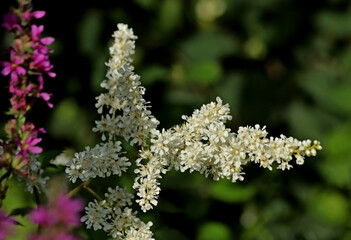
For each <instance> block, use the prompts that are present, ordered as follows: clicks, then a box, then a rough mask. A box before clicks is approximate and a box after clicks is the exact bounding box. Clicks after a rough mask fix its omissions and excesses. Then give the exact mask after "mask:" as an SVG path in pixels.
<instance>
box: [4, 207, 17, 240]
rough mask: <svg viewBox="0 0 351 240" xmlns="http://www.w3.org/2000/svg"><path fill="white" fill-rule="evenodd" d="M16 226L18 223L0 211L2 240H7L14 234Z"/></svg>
mask: <svg viewBox="0 0 351 240" xmlns="http://www.w3.org/2000/svg"><path fill="white" fill-rule="evenodd" d="M14 225H16V221H15V220H13V219H12V218H9V217H6V215H5V213H4V212H3V211H2V210H0V240H5V239H6V237H7V236H9V235H12V234H13V233H14V232H13V227H14Z"/></svg>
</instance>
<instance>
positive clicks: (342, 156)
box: [318, 122, 351, 187]
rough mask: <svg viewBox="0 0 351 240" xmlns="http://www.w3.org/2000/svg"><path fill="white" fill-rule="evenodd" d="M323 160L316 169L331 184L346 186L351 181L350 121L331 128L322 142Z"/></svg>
mask: <svg viewBox="0 0 351 240" xmlns="http://www.w3.org/2000/svg"><path fill="white" fill-rule="evenodd" d="M323 145H324V148H323V151H324V154H325V155H326V157H325V160H324V161H323V162H321V163H320V164H318V170H319V172H320V173H321V174H322V175H323V177H324V178H325V179H326V180H327V181H328V182H329V183H331V184H333V185H336V186H338V187H347V186H349V185H350V182H351V152H350V149H351V123H350V122H348V123H347V124H345V125H343V126H341V127H339V128H335V129H333V130H332V131H331V132H330V133H329V134H328V135H327V136H326V138H325V143H323Z"/></svg>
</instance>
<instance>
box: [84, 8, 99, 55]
mask: <svg viewBox="0 0 351 240" xmlns="http://www.w3.org/2000/svg"><path fill="white" fill-rule="evenodd" d="M103 24H104V23H103V18H102V14H101V13H100V12H99V11H97V10H96V9H90V10H88V11H86V12H85V14H84V16H83V18H82V20H81V22H80V23H79V27H78V36H77V37H78V43H79V44H78V50H79V51H80V52H81V53H83V54H86V55H88V56H92V54H93V53H94V52H95V51H97V47H98V43H99V38H100V37H101V34H102V30H103Z"/></svg>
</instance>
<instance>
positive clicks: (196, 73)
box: [187, 61, 222, 86]
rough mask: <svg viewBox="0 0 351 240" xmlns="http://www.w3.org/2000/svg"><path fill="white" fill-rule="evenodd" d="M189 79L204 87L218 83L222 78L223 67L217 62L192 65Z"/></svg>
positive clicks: (202, 62)
mask: <svg viewBox="0 0 351 240" xmlns="http://www.w3.org/2000/svg"><path fill="white" fill-rule="evenodd" d="M189 68H190V69H189V71H188V75H187V77H188V79H189V81H190V82H192V83H198V84H201V85H204V86H207V85H210V84H214V83H216V82H218V81H219V80H220V79H221V77H222V67H221V65H220V64H219V63H218V62H215V61H201V62H196V63H194V64H193V65H190V67H189Z"/></svg>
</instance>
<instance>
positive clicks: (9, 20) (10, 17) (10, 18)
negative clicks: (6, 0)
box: [2, 13, 22, 31]
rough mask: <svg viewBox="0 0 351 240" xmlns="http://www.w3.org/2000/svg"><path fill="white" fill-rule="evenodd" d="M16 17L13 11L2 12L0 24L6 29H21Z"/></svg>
mask: <svg viewBox="0 0 351 240" xmlns="http://www.w3.org/2000/svg"><path fill="white" fill-rule="evenodd" d="M17 22H18V18H17V16H16V15H15V14H13V13H6V14H4V19H3V23H2V26H3V27H5V28H6V29H7V30H9V31H11V30H12V29H15V28H17V29H18V30H22V28H21V26H20V25H18V23H17Z"/></svg>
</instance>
